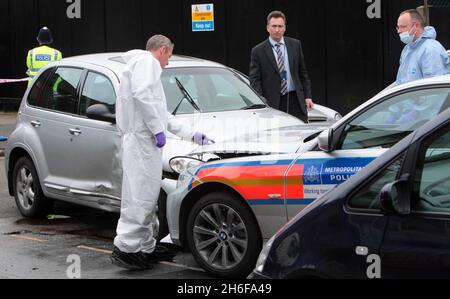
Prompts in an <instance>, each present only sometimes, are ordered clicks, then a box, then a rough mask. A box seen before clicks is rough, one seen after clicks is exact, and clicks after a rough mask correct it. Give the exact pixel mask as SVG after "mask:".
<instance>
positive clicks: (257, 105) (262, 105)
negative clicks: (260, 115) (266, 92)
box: [242, 104, 267, 110]
mask: <svg viewBox="0 0 450 299" xmlns="http://www.w3.org/2000/svg"><path fill="white" fill-rule="evenodd" d="M266 107H267V105H264V104H253V105H250V106H248V107H244V108H242V110H251V109H263V108H266Z"/></svg>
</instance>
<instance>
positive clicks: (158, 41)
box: [146, 34, 174, 51]
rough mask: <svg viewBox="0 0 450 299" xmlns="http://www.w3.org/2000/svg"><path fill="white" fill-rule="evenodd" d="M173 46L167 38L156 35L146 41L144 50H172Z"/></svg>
mask: <svg viewBox="0 0 450 299" xmlns="http://www.w3.org/2000/svg"><path fill="white" fill-rule="evenodd" d="M173 46H174V44H173V43H172V41H171V40H170V39H169V38H167V37H165V36H164V35H161V34H157V35H153V36H152V37H150V38H149V40H148V41H147V46H146V50H147V51H152V50H158V49H159V48H161V47H169V48H171V49H173Z"/></svg>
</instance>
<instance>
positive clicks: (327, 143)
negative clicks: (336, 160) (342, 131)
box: [317, 128, 334, 153]
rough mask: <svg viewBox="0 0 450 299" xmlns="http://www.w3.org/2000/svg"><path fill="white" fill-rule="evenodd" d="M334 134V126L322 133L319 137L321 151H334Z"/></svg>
mask: <svg viewBox="0 0 450 299" xmlns="http://www.w3.org/2000/svg"><path fill="white" fill-rule="evenodd" d="M333 134H334V131H333V129H332V128H330V129H328V130H325V131H323V132H322V133H320V135H319V137H317V140H318V143H319V149H320V150H321V151H324V152H326V153H331V152H332V151H334V145H333Z"/></svg>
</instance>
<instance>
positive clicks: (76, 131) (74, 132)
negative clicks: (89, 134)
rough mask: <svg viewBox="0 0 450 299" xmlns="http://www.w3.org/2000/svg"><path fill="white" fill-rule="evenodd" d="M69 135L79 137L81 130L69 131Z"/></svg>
mask: <svg viewBox="0 0 450 299" xmlns="http://www.w3.org/2000/svg"><path fill="white" fill-rule="evenodd" d="M69 132H70V134H72V135H75V136H78V135H81V130H80V129H69Z"/></svg>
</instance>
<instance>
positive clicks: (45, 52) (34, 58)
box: [27, 46, 62, 85]
mask: <svg viewBox="0 0 450 299" xmlns="http://www.w3.org/2000/svg"><path fill="white" fill-rule="evenodd" d="M61 58H62V54H61V52H60V51H58V50H56V49H53V48H50V47H47V46H40V47H37V48H34V49H32V50H30V51H28V55H27V67H28V71H27V74H28V76H29V77H30V79H29V80H28V85H29V84H30V83H31V80H33V78H34V76H36V74H37V73H38V72H39V70H40V69H41V68H43V67H44V66H46V65H47V64H49V63H50V62H52V61H55V60H59V59H61Z"/></svg>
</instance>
